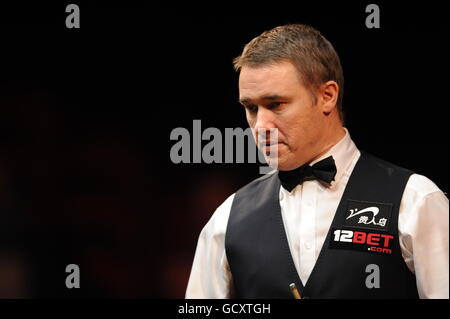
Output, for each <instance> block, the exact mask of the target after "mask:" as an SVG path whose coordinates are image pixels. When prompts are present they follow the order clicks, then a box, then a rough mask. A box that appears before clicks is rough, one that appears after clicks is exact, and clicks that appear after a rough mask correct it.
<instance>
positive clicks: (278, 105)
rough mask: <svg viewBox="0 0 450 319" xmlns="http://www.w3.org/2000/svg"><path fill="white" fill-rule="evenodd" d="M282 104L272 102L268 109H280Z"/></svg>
mask: <svg viewBox="0 0 450 319" xmlns="http://www.w3.org/2000/svg"><path fill="white" fill-rule="evenodd" d="M282 104H284V103H283V102H272V103H270V104H269V108H270V109H276V108H277V107H280V106H281V105H282Z"/></svg>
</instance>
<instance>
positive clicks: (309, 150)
mask: <svg viewBox="0 0 450 319" xmlns="http://www.w3.org/2000/svg"><path fill="white" fill-rule="evenodd" d="M239 95H240V97H239V100H240V102H241V104H242V105H244V107H245V112H246V116H247V121H248V124H249V125H250V127H251V128H252V130H253V134H254V136H257V132H258V129H265V130H269V129H274V128H276V129H278V145H277V147H278V151H277V152H278V169H279V170H291V169H294V168H297V167H299V166H301V165H303V164H304V163H307V162H309V161H311V160H312V159H314V157H315V156H317V155H318V154H317V153H318V152H320V150H321V149H320V148H321V143H322V138H323V134H322V133H323V131H324V130H325V122H324V118H323V117H324V116H323V113H322V111H321V109H320V107H318V105H314V104H313V99H312V96H311V93H310V91H309V90H307V89H306V88H305V87H304V86H303V84H302V83H301V81H300V79H299V75H298V72H297V70H296V68H295V67H294V65H293V64H291V63H290V62H288V61H282V62H279V63H276V64H271V65H264V66H258V67H246V66H244V67H243V68H242V69H241V73H240V76H239ZM264 142H266V143H267V144H268V143H269V141H256V144H257V145H258V147H259V148H260V150H261V151H262V152H263V153H265V152H266V153H267V151H268V150H269V148H266V149H265V150H264V149H262V147H264V146H261V145H260V143H264ZM271 142H273V141H271ZM266 143H264V144H266ZM274 149H275V147H274V146H271V148H270V151H271V152H272V151H273V150H274Z"/></svg>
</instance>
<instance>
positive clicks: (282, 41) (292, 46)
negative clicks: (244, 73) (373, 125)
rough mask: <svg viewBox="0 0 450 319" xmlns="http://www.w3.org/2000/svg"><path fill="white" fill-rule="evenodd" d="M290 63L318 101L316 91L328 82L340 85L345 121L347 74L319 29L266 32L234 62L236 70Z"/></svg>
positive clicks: (299, 26) (302, 27)
mask: <svg viewBox="0 0 450 319" xmlns="http://www.w3.org/2000/svg"><path fill="white" fill-rule="evenodd" d="M283 60H288V61H290V62H291V63H293V65H294V66H295V68H296V69H297V71H298V72H299V75H300V79H301V81H302V83H303V85H305V87H306V88H308V89H309V90H310V91H311V93H312V96H313V101H314V103H315V102H316V94H315V92H316V90H317V89H318V88H319V86H320V85H321V84H323V83H325V82H327V81H335V82H336V83H337V84H338V86H339V94H338V99H337V102H336V105H337V108H338V111H339V117H340V119H341V121H342V122H344V114H343V112H342V99H343V95H344V74H343V71H342V66H341V62H340V59H339V56H338V54H337V53H336V51H335V50H334V48H333V46H332V45H331V43H330V42H329V41H328V40H327V39H326V38H325V37H324V36H323V35H322V34H321V33H320V32H319V31H318V30H316V29H314V28H313V27H311V26H308V25H304V24H288V25H283V26H279V27H276V28H274V29H272V30H269V31H265V32H263V33H262V34H261V35H259V36H257V37H256V38H254V39H253V40H251V41H250V42H249V43H247V45H246V46H245V47H244V50H243V51H242V54H241V55H240V56H238V57H237V58H235V59H234V60H233V64H234V68H235V70H236V71H240V70H241V69H242V67H243V66H250V67H257V66H261V65H265V64H271V63H276V62H280V61H283Z"/></svg>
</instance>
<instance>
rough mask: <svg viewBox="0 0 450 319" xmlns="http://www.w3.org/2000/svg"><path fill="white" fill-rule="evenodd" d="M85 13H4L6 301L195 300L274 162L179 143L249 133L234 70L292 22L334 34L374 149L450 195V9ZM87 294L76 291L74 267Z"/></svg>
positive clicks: (2, 268) (176, 8)
mask: <svg viewBox="0 0 450 319" xmlns="http://www.w3.org/2000/svg"><path fill="white" fill-rule="evenodd" d="M392 2H393V1H391V2H387V1H386V2H385V1H376V2H375V3H377V4H378V5H379V6H380V11H381V28H380V29H367V28H366V26H365V19H366V16H367V15H368V14H367V13H366V12H365V8H366V6H367V5H368V4H369V3H372V2H368V1H340V2H338V3H336V2H331V1H330V2H322V1H321V2H317V3H316V4H311V3H310V2H305V1H292V2H289V1H278V2H274V3H261V2H259V3H254V4H246V5H245V6H244V5H243V4H242V3H231V2H230V3H227V4H222V5H217V4H214V5H213V4H210V5H206V6H205V5H202V4H199V3H198V4H191V3H184V4H183V5H179V4H176V3H169V2H167V3H166V4H165V5H164V6H161V5H158V6H157V5H154V4H146V5H144V4H138V3H135V4H129V3H128V2H122V3H120V2H117V3H114V4H112V3H108V2H102V3H100V2H94V1H89V2H85V1H78V2H75V3H77V4H79V5H80V10H81V14H80V17H81V28H80V29H67V28H66V27H65V18H66V15H67V14H66V13H65V7H66V5H67V4H69V3H70V2H67V3H65V2H64V1H62V2H60V4H54V5H50V4H47V5H43V4H41V3H39V4H36V3H34V4H24V3H20V4H17V5H14V6H12V5H8V6H7V5H4V4H2V5H1V6H0V39H1V44H0V48H1V55H0V57H1V69H0V216H1V222H0V294H1V296H3V297H19V298H20V297H68V298H70V297H126V298H132V297H144V298H182V297H183V296H184V291H185V288H186V284H187V279H188V276H189V271H190V267H191V263H192V259H193V256H194V250H195V245H196V241H197V237H198V234H199V232H200V230H201V228H202V227H203V225H204V224H205V223H206V222H207V220H208V219H209V217H210V216H211V214H212V213H213V211H214V209H215V208H216V207H217V206H218V205H219V204H220V203H221V202H223V201H224V200H225V199H226V197H228V196H229V195H231V194H232V193H233V192H235V191H236V190H237V189H238V188H239V187H241V186H243V185H245V184H246V183H248V182H249V181H251V180H252V179H254V178H256V177H258V168H259V166H258V164H209V165H207V164H177V165H176V164H173V163H172V162H171V161H170V157H169V152H170V149H171V147H172V145H173V144H174V143H175V142H174V141H170V139H169V136H170V132H171V131H172V130H173V129H174V128H176V127H185V128H187V129H188V130H189V131H191V132H192V121H193V120H194V119H200V120H201V121H202V128H203V129H205V128H207V127H217V128H219V129H220V130H221V131H222V132H224V129H225V128H226V127H230V128H235V127H242V128H246V127H247V124H246V121H245V116H244V112H243V109H242V107H241V106H240V105H239V104H238V103H237V98H238V87H237V79H238V75H237V74H236V73H235V72H234V70H233V67H232V63H231V61H232V59H233V58H234V57H236V56H237V55H239V54H240V52H241V50H242V48H243V46H244V45H245V44H246V43H247V42H248V41H250V40H251V39H252V38H253V37H255V36H257V35H259V34H260V33H261V32H263V31H265V30H267V29H270V28H273V27H275V26H278V25H281V24H286V23H306V24H310V25H312V26H314V27H316V28H317V29H319V30H320V31H321V32H322V34H324V35H325V37H327V38H328V39H329V40H330V42H331V43H332V44H333V45H334V46H335V48H336V50H337V52H338V54H339V55H340V57H341V61H342V65H343V68H344V76H345V95H344V112H345V114H346V127H347V128H348V129H349V131H350V134H351V136H352V138H353V140H354V141H355V143H356V144H357V146H358V147H359V148H360V149H362V150H366V151H368V152H370V153H372V154H374V155H376V156H379V157H381V158H383V159H385V160H388V161H390V162H393V163H395V164H397V165H400V166H403V167H407V168H409V169H411V170H414V171H415V172H417V173H419V174H423V175H425V176H427V177H429V178H430V179H431V180H433V181H434V182H435V183H436V184H437V185H438V186H439V187H440V188H441V189H442V190H443V191H444V192H447V191H448V20H447V16H448V8H447V4H446V2H445V1H442V2H430V1H427V2H421V3H417V4H416V3H414V2H413V3H411V2H410V3H408V2H397V1H395V4H393V3H392ZM71 263H75V264H77V265H79V267H80V269H81V288H80V289H72V290H69V289H67V288H66V286H65V278H66V276H67V274H66V273H65V267H66V265H68V264H71Z"/></svg>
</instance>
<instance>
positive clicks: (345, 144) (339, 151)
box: [309, 127, 359, 187]
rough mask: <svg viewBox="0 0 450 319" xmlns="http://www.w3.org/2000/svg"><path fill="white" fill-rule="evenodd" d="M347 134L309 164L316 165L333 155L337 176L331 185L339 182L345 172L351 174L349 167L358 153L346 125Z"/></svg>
mask: <svg viewBox="0 0 450 319" xmlns="http://www.w3.org/2000/svg"><path fill="white" fill-rule="evenodd" d="M344 130H345V135H344V137H343V138H342V139H341V140H340V141H339V142H337V143H336V144H335V145H333V147H331V148H330V149H329V150H328V151H327V152H326V153H325V154H323V155H322V156H320V157H318V158H316V159H315V160H313V161H312V162H311V163H310V164H309V165H314V164H315V163H317V162H319V161H321V160H323V159H325V158H327V157H328V156H333V159H334V162H335V164H336V171H337V172H336V176H335V178H334V179H335V180H334V182H332V183H331V187H333V185H334V184H336V183H339V181H340V179H341V178H342V176H343V175H344V174H349V173H350V172H347V170H348V169H349V167H351V165H350V164H351V163H352V160H353V159H354V158H355V156H356V155H357V154H358V152H359V151H358V148H357V147H356V145H355V143H354V142H353V140H352V139H351V137H350V133H349V131H348V130H347V128H345V127H344Z"/></svg>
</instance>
